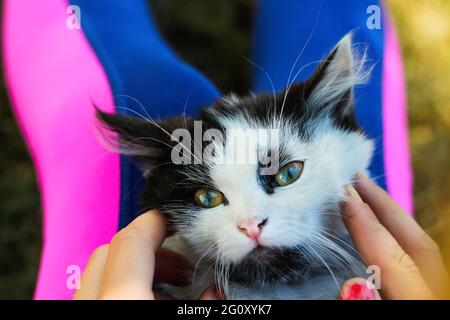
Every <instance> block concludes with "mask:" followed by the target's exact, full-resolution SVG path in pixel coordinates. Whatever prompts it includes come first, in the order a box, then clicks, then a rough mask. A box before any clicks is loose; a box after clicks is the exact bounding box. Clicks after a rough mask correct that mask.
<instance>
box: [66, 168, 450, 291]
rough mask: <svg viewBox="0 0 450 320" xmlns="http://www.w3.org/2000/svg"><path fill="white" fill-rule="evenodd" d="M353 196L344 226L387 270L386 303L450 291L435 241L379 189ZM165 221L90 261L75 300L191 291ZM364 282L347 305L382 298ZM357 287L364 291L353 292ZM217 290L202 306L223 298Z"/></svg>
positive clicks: (362, 180) (148, 222)
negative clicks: (163, 287)
mask: <svg viewBox="0 0 450 320" xmlns="http://www.w3.org/2000/svg"><path fill="white" fill-rule="evenodd" d="M355 188H356V190H357V192H356V190H355V189H353V188H350V189H349V192H348V194H349V197H348V198H347V199H346V200H345V201H344V202H343V203H342V210H343V217H344V222H345V224H346V226H347V228H348V230H349V232H350V234H351V236H352V238H353V242H354V243H355V245H356V247H357V249H358V251H359V252H360V254H361V256H362V258H363V260H364V262H365V263H366V264H367V265H377V266H378V267H379V268H380V270H381V290H380V291H381V294H382V296H383V298H384V299H433V298H436V297H438V298H439V297H441V296H443V295H444V294H445V293H446V289H447V279H448V278H447V273H446V270H445V267H444V263H443V261H442V257H441V254H440V251H439V248H438V246H437V245H436V244H435V242H434V241H433V240H432V239H431V238H430V236H429V235H428V234H427V233H426V232H425V231H424V230H423V229H422V228H421V227H420V226H419V225H418V224H417V223H416V222H415V221H414V219H412V218H411V217H410V216H409V215H408V214H407V213H406V212H404V211H403V209H401V208H400V207H399V206H398V205H397V204H396V203H395V201H394V200H393V199H392V198H391V197H390V196H389V195H388V194H387V193H386V192H385V191H384V190H382V189H381V188H379V187H378V186H377V185H376V184H374V183H373V182H372V181H370V180H369V179H368V178H366V177H365V176H363V175H358V179H357V181H356V182H355ZM165 237H166V227H165V218H164V216H163V215H161V214H160V213H159V212H158V211H150V212H147V213H145V214H143V215H141V216H139V217H138V218H136V219H135V220H134V221H133V222H132V223H131V224H130V225H129V226H128V227H126V228H124V229H122V230H121V231H119V232H118V233H117V234H116V235H115V236H114V237H113V239H112V241H111V243H110V244H107V245H103V246H101V247H99V248H97V249H96V250H95V251H94V253H93V254H92V256H91V258H90V260H89V262H88V265H87V267H86V269H85V271H84V273H83V276H82V279H81V288H80V289H79V290H78V291H77V292H76V294H75V297H74V298H75V299H155V298H157V299H167V298H170V297H167V296H163V295H161V294H158V293H156V292H153V290H152V285H153V282H154V281H161V282H167V283H170V284H174V285H185V284H187V282H188V279H187V278H185V277H184V276H183V274H182V273H180V272H177V271H176V270H179V268H185V269H187V270H188V269H189V266H188V265H187V263H186V262H185V260H184V259H183V258H182V257H181V256H180V255H178V254H176V253H174V252H172V251H169V250H166V249H161V248H160V246H161V244H162V242H163V240H164V238H165ZM364 285H365V280H364V279H360V278H354V279H350V280H348V281H347V282H346V283H345V284H344V285H343V287H342V289H341V298H342V299H362V298H368V299H373V298H375V299H377V298H379V295H378V293H377V292H375V291H373V292H370V291H367V290H366V289H365V288H364ZM355 288H358V290H356V291H355V290H354V289H355ZM355 292H356V294H355ZM217 296H218V294H217V293H216V291H215V290H214V289H213V288H212V287H211V288H209V289H207V290H206V291H205V292H204V293H203V295H202V297H201V299H217Z"/></svg>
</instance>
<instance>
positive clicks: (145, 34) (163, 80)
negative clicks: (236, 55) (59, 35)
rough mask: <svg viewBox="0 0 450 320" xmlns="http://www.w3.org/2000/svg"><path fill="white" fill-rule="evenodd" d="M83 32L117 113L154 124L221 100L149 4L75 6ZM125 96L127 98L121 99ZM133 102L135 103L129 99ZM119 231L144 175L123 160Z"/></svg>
mask: <svg viewBox="0 0 450 320" xmlns="http://www.w3.org/2000/svg"><path fill="white" fill-rule="evenodd" d="M71 4H74V5H78V6H79V7H80V9H81V26H82V29H83V31H84V32H85V34H86V36H87V38H88V40H89V42H90V44H91V45H92V47H93V48H94V50H95V52H96V54H97V56H98V58H99V59H100V62H101V63H102V65H103V67H104V68H105V71H106V74H107V76H108V79H109V81H110V84H111V87H112V91H113V94H114V101H115V104H116V109H117V112H120V113H125V114H133V115H138V114H140V115H142V116H145V117H147V114H148V115H150V116H151V117H152V118H155V119H157V118H159V117H165V116H169V115H175V114H181V113H182V112H183V111H184V109H185V108H186V110H188V111H189V112H192V113H195V111H196V109H197V108H199V107H200V106H203V105H208V104H210V103H211V102H212V101H213V100H215V99H217V98H218V97H219V95H220V94H219V91H218V90H217V89H216V88H215V86H214V85H213V84H212V83H211V82H210V81H208V79H206V77H205V76H203V75H202V74H200V73H199V72H197V71H196V70H195V69H194V68H192V67H191V66H189V65H187V64H185V63H184V62H183V61H182V60H181V59H180V58H179V57H177V56H176V54H175V53H174V52H173V51H172V50H171V49H170V48H169V46H168V45H167V44H166V43H165V42H164V40H163V39H162V38H161V36H160V34H159V33H158V31H157V29H156V27H155V25H154V23H153V18H152V15H151V12H150V8H148V7H147V1H145V0H133V1H123V0H94V1H93V0H72V1H71ZM123 95H126V96H127V97H126V96H123ZM130 97H132V98H130ZM144 109H145V110H144ZM120 171H121V173H120V179H121V182H120V183H121V199H120V211H121V212H120V221H119V227H120V228H123V227H124V226H126V225H127V224H128V223H129V222H130V221H131V220H132V219H133V218H134V217H135V216H136V215H137V214H138V204H139V193H140V189H141V187H140V184H141V182H142V173H141V172H140V171H139V169H138V167H137V166H136V164H135V163H133V161H132V159H130V158H129V157H126V156H122V157H121V170H120Z"/></svg>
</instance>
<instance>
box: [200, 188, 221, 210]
mask: <svg viewBox="0 0 450 320" xmlns="http://www.w3.org/2000/svg"><path fill="white" fill-rule="evenodd" d="M194 199H195V202H197V203H198V204H199V205H200V206H201V207H203V208H214V207H217V206H218V205H220V204H222V203H223V200H224V196H223V194H222V192H220V191H217V190H211V189H206V188H200V189H198V190H197V191H196V192H195V195H194Z"/></svg>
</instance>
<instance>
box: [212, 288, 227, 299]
mask: <svg viewBox="0 0 450 320" xmlns="http://www.w3.org/2000/svg"><path fill="white" fill-rule="evenodd" d="M214 295H215V296H216V298H217V300H224V299H225V295H224V293H223V290H222V288H220V287H217V286H215V287H214Z"/></svg>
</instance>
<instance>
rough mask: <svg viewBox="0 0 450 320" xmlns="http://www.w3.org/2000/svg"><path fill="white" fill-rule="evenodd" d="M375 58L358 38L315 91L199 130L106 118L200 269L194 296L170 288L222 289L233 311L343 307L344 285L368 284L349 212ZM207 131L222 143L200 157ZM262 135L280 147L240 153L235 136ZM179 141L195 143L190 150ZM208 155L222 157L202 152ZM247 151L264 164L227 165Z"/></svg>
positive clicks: (227, 104) (335, 57)
mask: <svg viewBox="0 0 450 320" xmlns="http://www.w3.org/2000/svg"><path fill="white" fill-rule="evenodd" d="M365 57H366V54H365V53H364V54H361V53H360V52H359V51H358V50H356V49H355V48H353V44H352V34H351V33H350V34H347V35H346V36H345V37H343V38H342V40H340V41H339V43H338V44H337V45H336V46H335V48H334V49H333V50H332V51H331V53H330V54H329V55H328V56H327V58H326V59H325V60H323V61H322V62H321V63H320V64H319V65H318V66H317V68H316V70H315V71H314V72H313V74H312V76H311V77H310V78H309V79H308V80H306V81H304V82H301V83H297V84H292V85H290V86H289V87H287V88H286V89H285V90H284V91H281V92H278V93H273V94H272V93H262V94H258V95H254V94H252V95H249V96H244V97H237V96H235V95H230V96H226V97H224V98H222V99H219V100H218V101H216V102H214V103H213V104H212V105H211V106H208V107H204V108H202V109H201V110H200V111H199V113H198V115H197V116H196V117H195V118H186V117H182V116H180V117H173V118H169V119H165V120H161V121H158V122H156V121H154V120H153V119H142V118H137V117H132V116H127V115H122V114H108V113H104V112H102V111H100V110H97V116H98V118H99V119H100V120H101V122H102V123H103V124H104V125H105V126H106V127H107V128H108V129H109V130H111V131H112V132H115V133H116V134H117V137H118V139H117V143H118V147H119V150H120V151H121V152H122V153H124V154H128V155H131V156H134V157H136V158H137V159H138V160H139V162H140V163H141V165H142V168H143V171H144V176H145V183H144V187H143V191H142V212H144V211H146V210H149V209H159V210H160V211H161V212H162V213H163V214H165V215H166V216H167V217H168V223H169V227H170V228H171V229H172V230H174V231H175V236H174V237H172V239H169V241H168V242H169V243H170V242H171V243H172V244H171V245H169V246H170V247H172V248H175V249H177V250H178V251H180V252H181V253H182V254H184V255H185V256H187V257H188V258H189V259H190V260H191V262H192V263H193V265H195V267H196V268H195V269H196V270H195V272H194V275H193V276H192V285H191V286H189V287H187V288H185V289H175V288H173V287H170V286H164V287H162V288H165V289H166V290H168V291H170V292H171V293H172V294H173V295H175V296H177V297H179V298H197V297H198V296H199V295H200V293H201V292H202V290H204V289H205V288H206V287H207V286H208V285H210V284H211V283H214V282H215V283H217V284H218V285H219V286H220V287H221V288H222V289H223V291H224V295H225V297H226V298H227V299H336V298H337V297H338V294H339V288H340V286H341V285H342V283H343V281H345V280H347V279H349V278H351V277H355V276H364V275H365V270H366V268H365V266H364V263H363V262H362V260H361V259H360V257H359V255H358V253H357V252H356V250H355V249H354V246H353V244H352V242H351V240H350V236H349V234H348V232H347V230H346V229H345V227H344V224H343V220H342V217H341V213H340V205H339V204H340V202H341V201H343V200H344V199H345V191H344V188H345V186H346V185H349V184H351V183H352V179H353V177H354V176H355V175H356V174H357V173H358V172H363V173H365V174H367V168H368V165H369V163H370V160H371V157H372V153H373V148H374V146H373V142H372V140H370V139H369V138H368V137H367V136H366V135H365V133H364V131H363V129H362V128H361V127H360V126H359V125H358V123H357V122H356V117H355V112H354V108H355V101H354V93H353V91H354V87H355V86H357V85H361V84H364V83H366V82H367V81H368V78H369V75H370V68H367V67H366V66H365V61H366V58H365ZM196 123H201V126H202V127H201V133H203V134H205V133H207V132H212V133H214V134H216V135H217V136H219V137H220V136H221V138H217V139H205V140H203V141H201V142H200V144H197V146H196V147H195V145H194V147H192V146H191V144H190V142H192V140H191V138H192V136H194V135H195V134H196V133H197V132H196V130H197V131H198V129H196ZM260 129H265V130H271V131H270V132H275V133H276V138H277V139H274V141H275V142H274V143H267V139H266V138H267V135H266V137H265V138H261V139H259V138H258V139H257V140H256V142H255V141H253V143H248V144H245V147H244V148H243V149H242V148H241V149H240V150H241V151H237V150H236V147H239V146H242V145H243V143H242V141H238V142H237V143H234V142H233V143H232V141H234V140H233V139H234V137H232V136H231V133H230V132H231V131H232V130H235V131H236V130H241V132H244V138H246V137H247V136H246V133H249V132H252V130H253V131H255V130H260ZM177 130H181V131H180V132H181V133H183V134H186V133H187V134H188V135H190V137H187V138H186V137H184V139H183V140H184V141H181V139H180V138H179V136H180V135H179V134H178V132H177ZM175 132H177V134H174V133H175ZM175 136H176V137H175ZM211 136H212V135H211ZM203 137H204V136H203ZM189 140H191V141H189ZM194 140H195V139H194ZM271 141H272V140H271ZM188 142H189V143H188ZM208 145H209V146H211V145H212V146H213V147H214V148H215V151H213V152H211V153H204V152H202V151H204V150H206V149H207V148H208ZM199 148H203V150H200V152H199V150H198V149H199ZM214 148H213V149H214ZM220 148H222V150H220ZM217 150H218V151H217ZM242 150H244V151H245V152H247V153H248V154H249V155H250V156H253V159H256V161H247V162H245V161H244V162H243V163H237V162H233V161H228V162H227V161H224V157H226V156H231V157H230V159H235V158H236V156H237V155H238V154H237V153H239V152H243V151H242ZM180 155H181V156H180ZM200 156H201V157H202V159H200V160H201V161H196V160H198V158H199V157H200ZM227 159H228V158H227ZM268 159H269V161H268ZM247 160H249V159H247ZM183 161H184V162H183ZM273 163H276V166H272V164H273ZM264 169H271V170H265V172H263V171H264ZM270 171H272V172H270Z"/></svg>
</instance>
